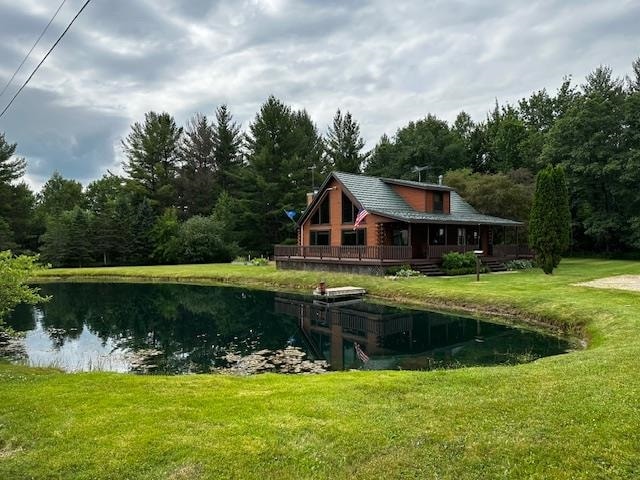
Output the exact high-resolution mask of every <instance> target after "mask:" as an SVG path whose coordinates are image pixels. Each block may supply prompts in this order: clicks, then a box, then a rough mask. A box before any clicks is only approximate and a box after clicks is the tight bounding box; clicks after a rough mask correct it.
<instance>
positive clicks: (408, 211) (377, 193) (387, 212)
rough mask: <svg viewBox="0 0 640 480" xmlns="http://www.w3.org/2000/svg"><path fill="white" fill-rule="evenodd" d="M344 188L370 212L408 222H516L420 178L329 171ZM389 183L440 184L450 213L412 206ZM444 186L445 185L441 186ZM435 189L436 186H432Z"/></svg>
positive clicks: (424, 185)
mask: <svg viewBox="0 0 640 480" xmlns="http://www.w3.org/2000/svg"><path fill="white" fill-rule="evenodd" d="M332 175H333V176H334V177H335V178H336V179H337V180H338V181H339V182H340V183H342V184H343V185H344V187H345V188H347V189H348V190H349V192H351V194H352V195H353V197H354V198H355V199H356V200H357V201H358V203H360V206H361V207H362V208H364V209H365V210H367V211H368V212H369V213H375V214H376V215H380V216H383V217H387V218H391V219H394V220H398V221H402V222H408V223H454V224H472V225H504V226H518V225H522V222H516V221H514V220H509V219H506V218H499V217H493V216H491V215H484V214H482V213H480V212H478V211H477V210H476V209H474V208H473V207H472V206H471V205H469V204H468V203H467V202H465V201H464V200H463V199H462V197H461V196H460V195H459V194H458V193H457V192H456V191H455V190H453V189H450V188H448V187H444V186H443V185H433V186H432V185H431V184H426V183H425V184H420V183H419V182H408V181H400V182H399V181H391V180H389V179H383V178H378V177H370V176H367V175H356V174H352V173H344V172H333V174H332ZM390 183H394V184H404V185H409V184H411V185H412V186H417V185H420V186H421V187H422V188H425V189H432V187H440V188H439V189H447V190H450V191H451V213H429V212H420V211H418V210H415V209H413V208H412V207H411V206H410V205H409V204H408V203H407V202H405V201H404V199H403V198H402V197H401V196H400V195H399V194H398V193H396V191H395V190H394V189H393V188H392V187H391V185H390ZM443 187H444V188H443ZM434 189H435V188H434Z"/></svg>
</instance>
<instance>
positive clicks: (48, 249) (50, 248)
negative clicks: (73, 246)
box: [40, 212, 71, 267]
mask: <svg viewBox="0 0 640 480" xmlns="http://www.w3.org/2000/svg"><path fill="white" fill-rule="evenodd" d="M70 226H71V222H70V217H69V215H68V213H67V212H65V213H61V214H59V215H57V216H55V217H49V219H48V220H47V226H46V230H45V232H44V234H43V235H42V237H41V239H40V241H41V244H42V245H41V247H40V253H41V254H42V259H43V260H44V261H46V262H49V263H50V264H51V265H53V266H54V267H64V266H67V265H68V261H69V257H70V255H69V237H70V230H71V229H70Z"/></svg>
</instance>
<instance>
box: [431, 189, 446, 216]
mask: <svg viewBox="0 0 640 480" xmlns="http://www.w3.org/2000/svg"><path fill="white" fill-rule="evenodd" d="M433 211H434V212H435V213H443V212H444V193H442V192H433Z"/></svg>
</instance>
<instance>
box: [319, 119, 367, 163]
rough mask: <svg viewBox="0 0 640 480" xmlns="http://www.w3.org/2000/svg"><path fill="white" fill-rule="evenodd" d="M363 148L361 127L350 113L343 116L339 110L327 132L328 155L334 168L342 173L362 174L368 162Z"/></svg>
mask: <svg viewBox="0 0 640 480" xmlns="http://www.w3.org/2000/svg"><path fill="white" fill-rule="evenodd" d="M363 148H364V140H363V139H362V137H361V136H360V125H358V122H356V121H355V120H354V119H353V117H352V116H351V113H350V112H347V113H346V114H345V115H344V116H343V115H342V112H341V111H340V110H338V111H337V112H336V114H335V116H334V117H333V124H332V125H331V126H330V127H329V130H328V132H327V142H326V154H327V156H328V157H329V160H330V162H331V165H332V167H333V168H334V169H335V170H339V171H342V172H350V173H358V172H360V169H361V167H362V164H363V162H364V161H365V160H366V156H365V155H363V154H361V153H360V152H361V150H362V149H363Z"/></svg>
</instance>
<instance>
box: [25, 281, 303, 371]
mask: <svg viewBox="0 0 640 480" xmlns="http://www.w3.org/2000/svg"><path fill="white" fill-rule="evenodd" d="M42 290H43V293H44V294H46V295H52V297H53V298H52V300H51V301H50V302H49V303H47V304H45V305H43V306H41V307H39V308H40V310H41V311H42V325H43V327H44V328H45V329H46V330H47V332H50V337H51V340H52V342H54V344H57V345H62V344H63V343H64V341H66V340H69V339H76V338H77V337H78V336H79V335H80V333H81V332H82V329H83V326H84V325H86V327H87V328H88V329H89V330H90V331H91V332H92V333H93V334H95V335H96V336H98V337H99V338H100V339H101V340H102V341H103V343H106V341H107V340H108V339H111V340H114V341H115V342H116V343H118V344H119V345H120V346H122V347H124V348H129V349H131V350H134V351H136V350H142V349H154V350H160V351H161V352H163V354H164V355H163V359H162V362H163V364H162V365H161V366H160V369H161V370H163V371H184V370H195V371H207V370H209V369H210V367H212V366H214V365H216V364H217V362H220V360H221V358H222V356H223V354H224V353H225V352H226V351H228V350H229V349H232V350H235V351H238V352H239V353H242V354H246V353H248V352H249V351H251V350H254V349H255V348H256V347H259V348H282V347H283V346H284V345H285V344H286V340H287V338H288V337H289V336H290V335H291V334H292V332H294V331H295V329H296V324H295V320H293V319H291V318H288V317H283V316H281V315H276V314H275V313H274V311H273V294H272V293H269V292H257V291H245V290H241V289H236V288H226V287H225V288H215V287H199V286H191V285H167V284H162V285H148V284H103V283H85V284H47V285H44V286H43V288H42ZM28 316H29V317H30V318H31V319H32V320H31V322H29V321H27V320H26V317H27V315H24V312H22V315H20V317H19V318H17V317H16V321H17V323H19V324H20V327H25V328H20V329H22V330H29V329H32V328H33V327H34V322H33V313H31V314H30V315H28ZM61 332H63V334H62V335H60V333H61Z"/></svg>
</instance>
